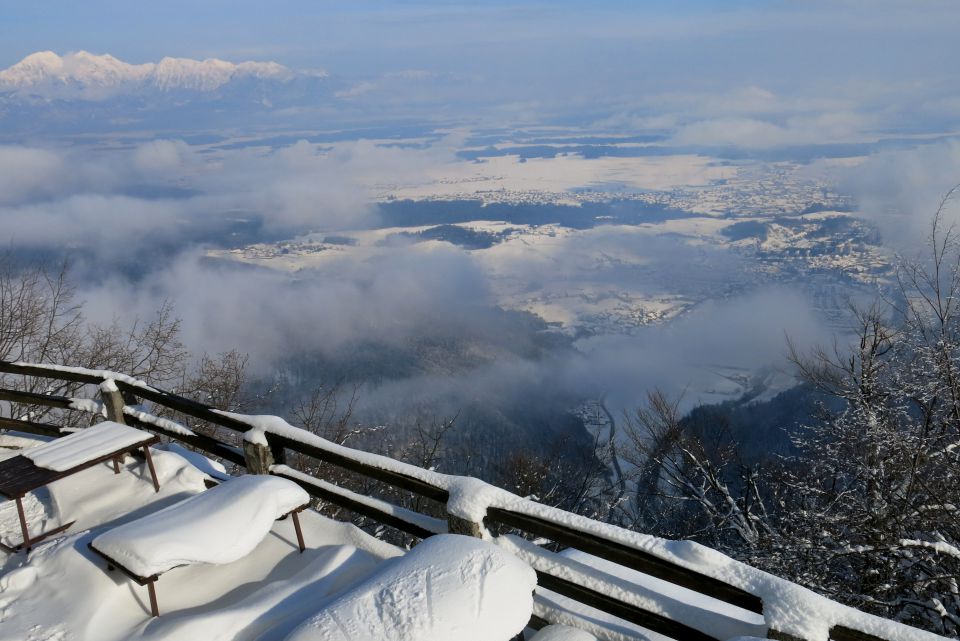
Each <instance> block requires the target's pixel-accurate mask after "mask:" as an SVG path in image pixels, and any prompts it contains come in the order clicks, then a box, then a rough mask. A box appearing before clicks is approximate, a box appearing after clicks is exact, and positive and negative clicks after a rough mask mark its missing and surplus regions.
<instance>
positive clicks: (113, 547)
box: [88, 474, 310, 616]
mask: <svg viewBox="0 0 960 641" xmlns="http://www.w3.org/2000/svg"><path fill="white" fill-rule="evenodd" d="M309 504H310V497H309V495H308V494H307V493H306V492H305V491H304V490H303V489H302V488H301V487H300V486H299V485H297V484H296V483H294V482H292V481H288V480H286V479H282V478H279V477H274V476H260V475H252V474H249V475H244V476H239V477H236V478H232V479H230V480H229V481H225V482H224V483H221V484H220V485H217V486H216V487H213V488H211V489H209V490H207V491H205V492H201V493H199V494H195V495H194V496H191V497H190V498H188V499H185V500H183V501H180V502H179V503H175V504H174V505H171V506H169V507H166V508H164V509H162V510H158V511H156V512H154V513H153V514H149V515H147V516H144V517H142V518H139V519H137V520H135V521H130V522H129V523H125V524H123V525H120V526H118V527H115V528H112V529H110V530H108V531H106V532H104V533H103V534H100V535H99V536H97V537H96V538H94V539H93V540H92V541H91V542H90V543H89V544H88V545H89V548H90V549H91V550H92V551H93V552H95V553H96V554H97V555H99V556H100V557H102V558H103V559H104V560H105V561H106V562H107V569H108V570H113V569H118V570H120V571H121V572H123V573H124V574H126V575H127V576H128V577H130V578H131V579H133V580H134V581H135V582H136V583H138V584H139V585H145V586H147V592H148V594H149V596H150V612H151V614H152V615H153V616H160V609H159V607H158V605H157V593H156V588H155V586H154V584H155V583H156V581H157V579H158V578H160V575H162V574H163V573H164V572H167V571H169V570H172V569H174V568H177V567H183V566H189V565H196V564H200V563H209V564H218V565H221V564H227V563H232V562H234V561H237V560H239V559H241V558H243V557H245V556H247V555H248V554H250V553H251V552H253V550H254V549H255V548H256V547H257V545H259V544H260V542H261V541H262V540H263V539H264V538H265V537H266V536H267V534H268V533H269V532H270V529H271V528H272V527H273V523H274V521H276V520H277V519H281V518H284V517H286V516H288V515H289V516H290V517H291V518H292V520H293V526H294V529H295V530H296V534H297V544H298V546H299V548H300V552H303V551H304V549H305V546H304V542H303V531H302V530H301V528H300V518H299V516H298V514H299V512H300V511H302V510H303V509H305V508H306V507H308V506H309Z"/></svg>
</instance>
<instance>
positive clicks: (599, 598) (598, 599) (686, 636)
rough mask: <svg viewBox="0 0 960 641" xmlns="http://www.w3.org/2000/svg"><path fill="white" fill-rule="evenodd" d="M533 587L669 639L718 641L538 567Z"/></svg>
mask: <svg viewBox="0 0 960 641" xmlns="http://www.w3.org/2000/svg"><path fill="white" fill-rule="evenodd" d="M537 587H541V588H544V589H546V590H550V591H551V592H556V593H557V594H561V595H563V596H566V597H570V598H571V599H573V600H575V601H577V602H579V603H582V604H584V605H587V606H589V607H591V608H595V609H597V610H600V611H601V612H606V613H607V614H612V615H613V616H615V617H617V618H620V619H623V620H624V621H629V622H630V623H633V624H634V625H639V626H640V627H642V628H646V629H647V630H650V631H651V632H657V633H658V634H662V635H664V636H668V637H670V638H671V639H678V640H679V641H719V640H718V639H717V637H712V636H710V635H709V634H705V633H703V632H701V631H700V630H697V629H695V628H691V627H690V626H688V625H684V624H683V623H680V622H679V621H674V620H673V619H669V618H667V617H665V616H663V615H662V614H657V613H655V612H650V611H649V610H644V609H643V608H640V607H637V606H635V605H632V604H630V603H624V602H623V601H620V600H618V599H615V598H613V597H612V596H609V595H607V594H603V593H602V592H597V591H596V590H591V589H590V588H586V587H583V586H582V585H578V584H576V583H573V582H572V581H568V580H566V579H561V578H560V577H556V576H553V575H552V574H548V573H546V572H541V571H539V570H537Z"/></svg>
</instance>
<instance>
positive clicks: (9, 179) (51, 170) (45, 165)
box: [0, 147, 66, 205]
mask: <svg viewBox="0 0 960 641" xmlns="http://www.w3.org/2000/svg"><path fill="white" fill-rule="evenodd" d="M65 169H66V167H65V166H64V163H63V159H62V157H61V156H60V155H59V154H57V153H56V152H53V151H49V150H46V149H36V148H33V149H32V148H29V147H0V205H4V204H7V203H17V202H22V201H24V200H29V199H33V198H42V197H49V196H50V195H52V194H55V193H57V192H58V191H59V190H60V189H62V188H63V181H64V179H65V178H66V176H65Z"/></svg>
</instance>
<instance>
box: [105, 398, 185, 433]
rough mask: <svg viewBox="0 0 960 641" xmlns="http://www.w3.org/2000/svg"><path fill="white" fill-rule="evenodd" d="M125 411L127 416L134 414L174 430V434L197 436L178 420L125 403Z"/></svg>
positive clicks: (153, 423) (156, 424)
mask: <svg viewBox="0 0 960 641" xmlns="http://www.w3.org/2000/svg"><path fill="white" fill-rule="evenodd" d="M123 413H124V414H126V415H127V416H132V417H133V418H135V419H138V420H140V421H142V422H144V423H147V424H148V425H154V426H156V427H159V428H162V429H164V430H166V431H167V432H172V433H174V434H179V435H180V436H195V434H194V432H193V430H191V429H190V428H188V427H185V426H183V425H181V424H180V423H177V422H176V421H171V420H170V419H168V418H162V417H160V416H154V415H153V414H150V413H148V412H144V411H143V410H141V409H139V408H136V407H131V406H129V405H125V406H124V408H123Z"/></svg>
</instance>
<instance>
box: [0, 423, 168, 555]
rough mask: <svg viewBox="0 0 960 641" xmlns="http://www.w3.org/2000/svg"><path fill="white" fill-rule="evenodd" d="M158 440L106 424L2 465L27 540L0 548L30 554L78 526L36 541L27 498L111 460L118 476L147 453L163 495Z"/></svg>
mask: <svg viewBox="0 0 960 641" xmlns="http://www.w3.org/2000/svg"><path fill="white" fill-rule="evenodd" d="M159 441H160V439H159V437H157V436H154V435H153V434H150V433H148V432H144V431H142V430H138V429H136V428H133V427H129V426H127V425H121V424H120V423H113V422H110V421H105V422H103V423H98V424H97V425H94V426H93V427H88V428H86V429H84V430H80V431H78V432H75V433H73V434H70V435H69V436H64V437H62V438H59V439H56V440H55V441H51V442H49V443H45V444H44V445H40V446H38V447H33V448H30V449H27V450H24V451H23V454H20V455H18V456H14V457H13V458H9V459H7V460H5V461H0V495H2V496H4V497H6V498H7V499H11V500H13V501H15V502H16V504H17V515H18V516H19V518H20V531H21V533H22V535H23V541H22V542H21V543H18V544H15V545H7V544H6V543H3V542H0V549H3V550H4V551H6V552H9V553H11V554H14V553H16V552H19V551H20V550H27V551H29V550H30V548H31V547H33V545H35V544H36V543H38V542H39V541H42V540H43V539H46V538H48V537H51V536H53V535H54V534H59V533H60V532H63V531H64V530H66V529H67V528H69V527H70V526H71V525H73V521H71V522H70V523H66V524H64V525H61V526H60V527H57V528H54V529H52V530H48V531H46V532H44V533H42V534H37V535H35V536H31V535H30V530H29V528H28V527H27V517H26V514H25V513H24V510H23V497H24V496H26V495H27V493H29V492H32V491H34V490H37V489H40V488H41V487H44V486H46V485H49V484H50V483H53V482H54V481H58V480H60V479H63V478H66V477H68V476H71V475H72V474H76V473H77V472H81V471H83V470H86V469H89V468H91V467H93V466H95V465H99V464H100V463H104V462H106V461H109V460H112V461H113V471H114V473H115V474H119V473H120V460H121V459H122V458H123V456H124V455H126V454H128V453H130V452H135V451H137V450H142V451H143V456H144V458H145V459H146V463H147V468H149V470H150V476H151V479H152V480H153V488H154V490H155V491H157V492H159V491H160V482H159V480H158V479H157V473H156V470H155V469H154V467H153V459H152V458H151V457H150V446H151V445H154V444H156V443H158V442H159Z"/></svg>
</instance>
